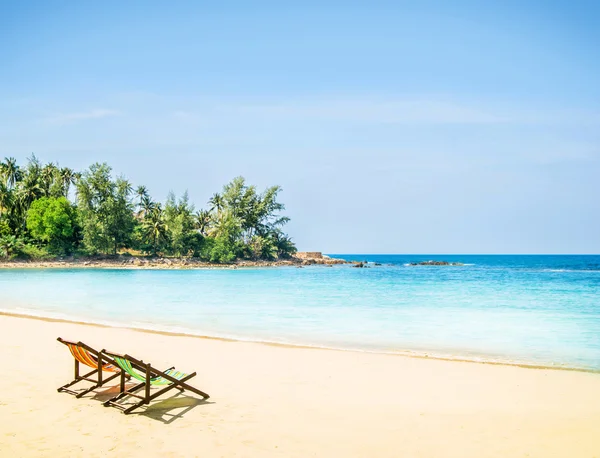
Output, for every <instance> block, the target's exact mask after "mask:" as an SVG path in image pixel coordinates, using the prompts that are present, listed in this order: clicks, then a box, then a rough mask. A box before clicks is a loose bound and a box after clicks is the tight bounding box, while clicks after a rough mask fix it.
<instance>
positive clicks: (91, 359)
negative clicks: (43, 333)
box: [57, 337, 120, 372]
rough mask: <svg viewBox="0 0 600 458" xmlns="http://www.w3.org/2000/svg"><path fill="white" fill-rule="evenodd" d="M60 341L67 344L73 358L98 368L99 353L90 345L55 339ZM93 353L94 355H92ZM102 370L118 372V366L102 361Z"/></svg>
mask: <svg viewBox="0 0 600 458" xmlns="http://www.w3.org/2000/svg"><path fill="white" fill-rule="evenodd" d="M57 340H58V341H59V342H60V343H63V344H65V345H66V346H67V348H68V349H69V351H70V352H71V354H72V355H73V358H75V359H76V360H77V361H79V362H80V363H82V364H85V365H86V366H89V367H91V368H93V369H97V368H98V358H100V354H99V353H98V352H97V351H96V350H94V349H93V348H92V347H90V346H88V345H86V344H84V343H83V342H72V341H69V340H65V339H62V338H60V337H59V338H58V339H57ZM94 354H95V355H94ZM101 368H102V370H103V371H106V372H119V371H120V370H119V368H118V367H116V366H115V365H114V364H111V363H105V362H102V366H101Z"/></svg>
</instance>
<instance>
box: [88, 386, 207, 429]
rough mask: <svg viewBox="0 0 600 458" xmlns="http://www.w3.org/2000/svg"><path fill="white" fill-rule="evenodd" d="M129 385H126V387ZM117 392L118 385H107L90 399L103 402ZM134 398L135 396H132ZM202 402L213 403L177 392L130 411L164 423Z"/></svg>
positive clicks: (175, 418) (202, 403)
mask: <svg viewBox="0 0 600 458" xmlns="http://www.w3.org/2000/svg"><path fill="white" fill-rule="evenodd" d="M134 385H135V384H131V385H130V386H134ZM130 386H127V385H126V389H127V388H129V387H130ZM117 394H119V386H118V385H116V386H109V387H106V388H104V389H101V390H100V389H99V390H97V391H96V393H95V394H94V396H93V397H91V399H94V400H95V401H100V402H104V401H107V400H109V399H111V398H112V397H114V396H115V395H117ZM133 399H134V400H136V399H135V398H133ZM136 401H137V400H136ZM204 404H214V402H210V401H206V400H204V399H199V398H196V397H194V396H188V395H186V394H184V393H181V392H177V393H176V394H174V395H173V396H171V397H168V398H165V399H160V400H157V401H154V402H151V403H150V404H148V405H146V406H142V407H140V410H139V411H134V412H132V414H131V415H140V416H145V417H148V418H151V419H153V420H157V421H160V422H162V423H164V424H167V425H168V424H170V423H173V422H174V421H175V420H177V419H178V418H183V416H184V415H185V414H186V413H188V412H189V411H190V410H192V409H193V408H194V407H197V406H199V405H204Z"/></svg>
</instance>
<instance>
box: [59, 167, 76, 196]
mask: <svg viewBox="0 0 600 458" xmlns="http://www.w3.org/2000/svg"><path fill="white" fill-rule="evenodd" d="M60 177H61V180H62V186H63V190H64V193H65V197H68V196H69V190H70V189H71V185H72V184H75V181H77V174H76V173H75V172H74V171H73V169H70V168H69V167H63V168H62V169H60Z"/></svg>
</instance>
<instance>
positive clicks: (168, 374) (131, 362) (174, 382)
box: [102, 350, 209, 414]
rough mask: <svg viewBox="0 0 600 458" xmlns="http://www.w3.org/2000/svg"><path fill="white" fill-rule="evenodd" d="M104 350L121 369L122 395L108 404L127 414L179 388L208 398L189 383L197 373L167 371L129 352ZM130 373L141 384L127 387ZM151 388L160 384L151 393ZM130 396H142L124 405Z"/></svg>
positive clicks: (120, 391)
mask: <svg viewBox="0 0 600 458" xmlns="http://www.w3.org/2000/svg"><path fill="white" fill-rule="evenodd" d="M102 353H103V354H105V355H108V356H109V357H110V358H112V359H113V360H114V362H115V364H116V365H117V366H119V368H120V369H121V379H120V380H121V383H120V389H119V394H118V395H116V396H114V397H113V398H111V399H109V400H108V401H106V402H104V406H105V407H116V408H118V409H120V410H121V411H122V412H123V413H124V414H129V413H131V412H132V411H134V410H135V409H137V408H138V407H141V406H143V405H144V404H150V401H152V400H153V399H156V398H157V397H159V396H160V395H162V394H164V393H166V392H167V391H169V390H171V389H173V388H177V389H178V390H179V391H185V390H188V391H191V392H192V393H196V394H197V395H199V396H202V397H203V398H204V399H208V398H209V395H208V394H206V393H204V392H203V391H200V390H199V389H197V388H194V387H193V386H190V385H188V384H187V383H186V382H187V381H188V380H189V379H191V378H192V377H195V376H196V372H192V373H191V374H186V373H184V372H180V371H178V370H175V368H174V367H171V368H169V369H167V370H166V371H160V370H158V369H155V368H154V367H152V365H151V364H149V363H145V362H144V361H142V360H140V359H135V358H133V357H132V356H129V355H121V354H119V353H115V352H112V351H108V350H102ZM128 376H129V377H131V378H132V379H135V380H137V381H139V382H140V383H138V384H137V385H134V386H133V387H130V388H125V380H126V378H127V377H128ZM152 387H159V388H160V389H159V390H158V391H154V392H152V391H151V390H150V389H151V388H152ZM141 390H144V391H143V394H138V393H139V392H140V391H141ZM128 396H130V397H134V398H136V399H139V402H137V403H135V404H133V405H130V404H123V403H122V401H123V400H124V399H125V398H126V397H128Z"/></svg>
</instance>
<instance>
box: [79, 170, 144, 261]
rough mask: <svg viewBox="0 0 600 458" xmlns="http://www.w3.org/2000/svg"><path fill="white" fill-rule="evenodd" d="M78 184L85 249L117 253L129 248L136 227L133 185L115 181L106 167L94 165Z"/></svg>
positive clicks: (118, 180) (119, 179) (91, 251)
mask: <svg viewBox="0 0 600 458" xmlns="http://www.w3.org/2000/svg"><path fill="white" fill-rule="evenodd" d="M76 185H77V204H78V210H79V217H80V224H81V227H82V234H83V244H84V247H85V249H86V250H87V251H88V252H89V253H105V254H116V253H117V250H118V249H119V248H124V247H127V246H128V245H129V244H130V243H131V237H132V234H133V228H134V216H133V204H132V202H131V198H130V195H131V193H132V188H131V184H130V183H129V182H128V181H127V180H125V179H123V178H117V179H116V180H113V179H112V177H111V168H110V167H109V166H108V165H107V164H93V165H92V166H90V168H89V170H87V171H85V172H84V173H83V174H82V176H81V178H80V179H79V180H78V181H77V183H76Z"/></svg>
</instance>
